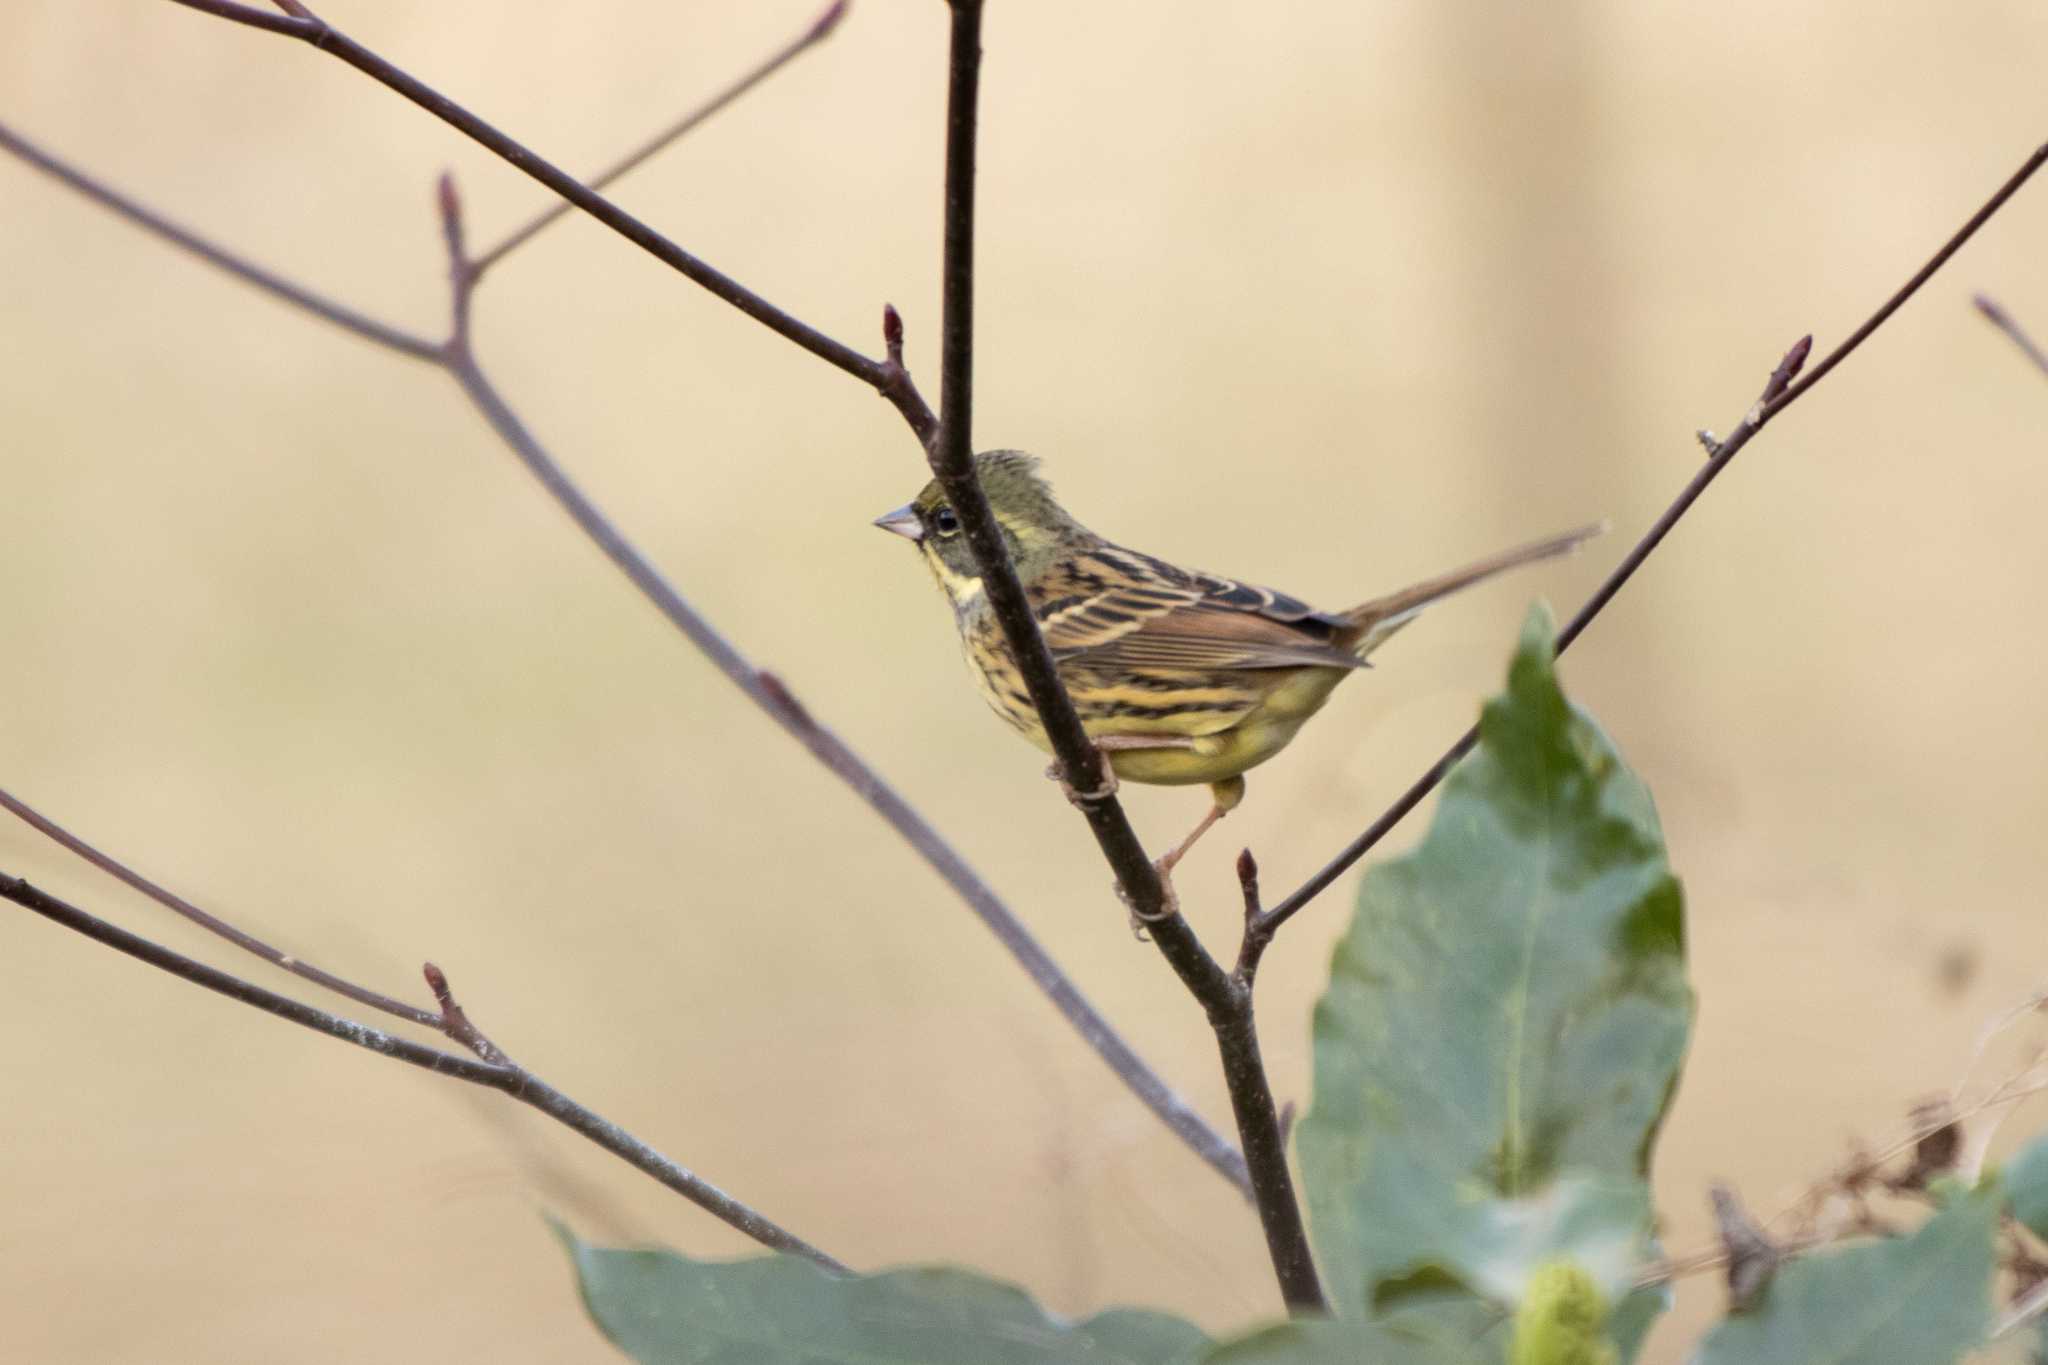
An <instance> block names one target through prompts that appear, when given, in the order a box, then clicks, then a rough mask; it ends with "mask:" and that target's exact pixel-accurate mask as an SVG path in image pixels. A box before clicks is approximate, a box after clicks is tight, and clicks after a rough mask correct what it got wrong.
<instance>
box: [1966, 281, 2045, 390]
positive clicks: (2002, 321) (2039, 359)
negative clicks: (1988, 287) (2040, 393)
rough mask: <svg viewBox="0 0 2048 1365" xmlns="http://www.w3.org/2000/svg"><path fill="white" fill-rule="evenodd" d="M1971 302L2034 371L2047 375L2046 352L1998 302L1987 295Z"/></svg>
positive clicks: (1980, 295) (1979, 296)
mask: <svg viewBox="0 0 2048 1365" xmlns="http://www.w3.org/2000/svg"><path fill="white" fill-rule="evenodd" d="M1971 302H1972V303H1974V304H1976V305H1977V311H1978V312H1980V313H1982V314H1983V315H1984V317H1985V319H1986V320H1987V321H1988V322H1990V324H1991V325H1992V326H1993V327H1996V328H1997V329H1998V330H1999V331H2001V332H2003V333H2005V335H2006V338H2007V339H2008V340H2009V341H2011V342H2012V344H2013V345H2015V346H2017V347H2019V348H2020V354H2021V355H2023V356H2025V357H2026V358H2027V359H2029V360H2031V361H2033V362H2034V368H2035V369H2037V370H2039V371H2040V372H2041V373H2042V374H2048V351H2044V350H2042V349H2041V347H2040V344H2039V343H2038V342H2036V341H2035V340H2034V339H2033V338H2032V337H2030V336H2028V335H2027V333H2026V329H2025V328H2023V327H2021V326H2020V325H2019V322H2018V321H2017V320H2016V319H2014V317H2013V315H2012V314H2011V313H2008V312H2006V311H2005V309H2004V308H2003V307H2001V306H2000V305H1999V302H1998V300H1996V299H1994V298H1991V297H1990V296H1989V295H1985V294H1979V295H1977V296H1976V298H1974V299H1972V300H1971Z"/></svg>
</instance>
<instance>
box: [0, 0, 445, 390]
mask: <svg viewBox="0 0 2048 1365" xmlns="http://www.w3.org/2000/svg"><path fill="white" fill-rule="evenodd" d="M266 17H267V16H266ZM0 149H5V150H6V151H8V152H11V153H13V154H14V155H15V156H17V157H19V158H20V159H21V160H23V161H26V162H27V163H28V164H29V165H31V166H33V167H35V168H36V169H37V170H39V171H41V172H43V173H44V174H45V175H48V176H50V177H51V178H52V179H54V180H57V181H59V182H61V183H63V184H65V185H68V186H70V187H71V188H72V189H74V190H76V191H78V192H79V193H80V194H82V195H84V196H85V197H86V198H88V199H90V200H92V201H93V202H94V203H96V204H98V205H100V207H102V208H106V209H111V210H112V211H113V212H114V213H116V214H118V215H120V216H121V217H123V218H125V219H127V220H128V221H129V222H131V223H133V224H135V225H136V226H137V227H139V228H142V229H143V230H144V231H146V232H153V233H155V234H156V235H157V236H159V237H161V238H163V239H164V240H165V241H167V242H169V243H170V244H171V245H172V246H175V247H180V248H182V249H184V250H185V251H187V252H189V253H191V254H192V255H194V256H196V257H198V258H199V259H200V260H202V261H205V262H206V263H207V264H208V265H210V266H212V267H214V268H215V269H216V270H223V271H226V272H227V273H228V274H230V275H233V276H234V277H235V278H236V279H238V280H240V281H242V282H243V283H244V284H253V285H255V286H256V287H257V288H258V289H261V290H262V291H263V292H264V293H266V294H269V295H270V296H271V297H273V298H278V299H282V300H284V301H285V302H286V303H289V304H292V305H293V306H295V307H298V308H302V309H304V310H305V311H306V312H308V313H311V314H312V315H313V316H314V317H316V318H319V319H321V320H322V321H325V322H331V323H333V324H334V325H335V326H336V327H339V328H341V329H342V330H344V331H348V332H353V333H355V334H356V335H357V336H359V337H361V338H362V339H363V340H365V341H368V342H371V343H373V344H375V345H378V346H383V347H387V348H389V349H390V350H393V351H396V352H398V353H399V354H400V355H407V356H411V357H412V358H413V359H414V360H437V359H439V352H440V347H439V346H437V345H436V344H435V343H434V342H432V341H429V340H427V339H426V338H425V337H418V336H414V335H412V334H411V333H410V332H405V331H401V330H400V329H398V328H396V327H391V326H388V325H386V324H384V323H381V322H378V321H377V320H376V319H375V318H371V317H366V316H364V315H363V314H361V313H358V312H357V311H356V310H355V309H353V308H349V307H346V306H344V305H342V304H339V303H336V302H334V300H332V299H329V298H326V297H323V296H322V295H319V294H316V293H314V292H313V291H312V290H310V289H305V288H302V287H300V286H299V285H296V284H293V283H292V282H291V281H290V280H287V279H284V278H283V277H282V276H279V275H274V274H272V273H271V272H270V271H268V270H265V269H264V268H263V267H262V266H259V265H256V264H254V263H253V262H251V261H248V260H246V259H244V258H243V257H241V256H238V255H236V254H234V253H233V252H231V251H229V250H227V249H226V248H225V247H220V246H216V245H215V244H214V243H212V242H209V241H207V240H205V239H204V238H202V237H199V236H196V235H195V234H193V233H192V232H190V231H188V230H186V229H185V228H182V227H179V226H178V225H177V224H176V223H173V222H172V221H171V220H170V219H168V218H165V217H164V216H162V215H161V214H158V213H155V212H153V211H152V210H150V209H147V208H144V207H143V206H142V205H141V204H138V203H136V202H135V201H134V200H133V199H130V198H129V197H128V196H127V195H125V194H122V193H120V192H118V191H116V190H114V189H111V188H109V187H108V186H107V185H105V184H103V183H101V182H100V181H98V180H95V179H93V178H92V177H91V176H88V175H86V174H85V173H84V172H83V171H80V170H77V169H75V168H74V167H72V166H70V165H68V164H66V163H65V162H62V161H59V160H58V159H57V158H56V157H54V156H51V155H50V154H49V153H48V152H46V151H44V150H43V149H42V148H40V147H38V146H36V145H35V144H34V143H32V142H29V141H28V140H27V139H26V138H23V137H22V136H21V135H20V134H19V133H16V132H15V131H14V130H13V129H11V128H9V127H7V126H6V125H5V124H0Z"/></svg>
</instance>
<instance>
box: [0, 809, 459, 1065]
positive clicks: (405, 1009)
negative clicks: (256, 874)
mask: <svg viewBox="0 0 2048 1365" xmlns="http://www.w3.org/2000/svg"><path fill="white" fill-rule="evenodd" d="M0 808H4V809H6V810H7V811H9V812H11V813H12V814H13V815H15V816H16V817H17V818H19V819H20V820H21V821H22V822H23V823H25V824H27V825H28V826H29V827H30V828H32V829H34V830H36V831H37V832H38V833H40V834H42V835H44V836H45V837H46V838H49V839H51V840H53V841H55V842H56V843H58V844H61V845H62V846H63V847H65V848H66V849H69V850H70V851H71V852H72V853H75V854H77V855H78V856H79V857H81V858H83V859H85V861H87V862H89V863H91V864H92V865H93V866H94V867H96V868H98V869H99V870H100V871H102V872H104V873H106V874H107V875H108V876H110V877H112V878H114V879H115V880H116V881H119V882H123V883H125V884H126V885H128V886H130V887H132V888H133V889H135V890H137V891H140V892H141V893H142V894H143V895H145V896H147V897H149V898H150V899H151V900H153V901H155V902H156V903H157V904H158V905H161V906H163V907H164V908H165V909H166V910H169V911H171V912H173V913H174V914H178V915H182V916H184V917H185V918H186V919H188V920H190V921H192V923H194V924H196V925H198V926H199V927H200V928H202V929H204V930H206V931H207V932H208V933H211V934H218V935H219V936H220V937H222V938H224V939H226V940H227V941H228V942H230V943H232V944H234V945H235V946H236V947H237V948H240V949H242V950H243V951H245V952H250V953H254V954H255V955H256V956H257V957H260V958H262V959H263V960H264V961H265V962H268V963H270V964H271V965H272V966H274V967H282V968H284V970H286V971H288V972H290V973H292V974H293V975H294V976H298V977H302V978H304V979H305V980H307V981H310V982H312V983H313V984H314V985H316V986H324V987H326V988H327V989H328V990H330V991H333V992H334V993H335V994H336V995H340V996H344V997H346V998H348V999H350V1000H353V1001H355V1002H356V1003H357V1004H358V1005H367V1006H369V1007H370V1008H371V1009H374V1010H382V1011H383V1012H384V1013H386V1014H389V1015H392V1016H393V1017H395V1018H399V1019H404V1020H406V1021H407V1022H409V1023H414V1024H425V1025H426V1026H428V1027H429V1028H437V1027H439V1026H440V1016H439V1015H437V1014H435V1013H434V1012H433V1011H432V1010H423V1009H420V1008H419V1007H418V1006H416V1005H408V1004H406V1003H405V1002H404V1001H403V1000H394V999H392V998H391V997H390V996H388V995H382V994H380V993H378V992H376V991H373V990H370V989H368V988H367V987H363V986H358V985H357V984H356V983H355V982H353V981H349V980H346V979H344V978H342V977H339V976H336V975H334V974H333V973H332V972H326V971H322V970H321V969H320V968H318V967H315V966H314V965H313V964H312V963H310V962H302V961H300V960H299V959H298V958H296V957H294V956H292V955H291V954H290V953H287V952H285V951H284V950H283V949H281V948H274V947H272V946H271V945H270V944H268V943H265V942H264V941H263V940H262V939H260V938H257V937H256V936H255V935H254V934H249V933H244V932H243V931H242V930H240V929H237V928H236V927H235V926H234V925H232V924H229V923H228V922H227V921H226V920H224V919H221V918H220V917H219V916H217V915H212V914H209V913H207V912H206V911H204V910H202V909H200V908H199V907H198V906H196V905H194V904H193V903H192V902H191V901H188V900H186V899H185V898H184V897H183V896H180V895H178V894H177V893H176V892H175V891H171V890H168V889H167V888H165V887H163V886H160V885H158V884H157V883H156V882H153V881H151V880H150V879H149V878H147V877H145V876H143V875H142V874H141V873H140V872H137V871H136V870H135V869H134V868H132V867H130V866H128V864H126V863H124V862H122V861H121V860H120V859H118V858H114V857H110V856H109V855H107V854H105V853H102V852H101V851H100V850H99V849H97V848H95V847H93V846H92V845H91V844H88V843H87V842H85V840H83V839H81V838H79V837H78V836H77V835H75V834H73V833H72V832H71V831H70V830H68V829H65V828H64V827H63V826H62V825H60V824H58V823H57V822H56V821H54V820H52V819H50V818H49V817H48V816H46V815H44V814H43V813H42V812H41V811H38V810H36V809H35V808H34V807H33V806H31V805H29V804H28V803H27V802H26V801H23V800H21V799H20V798H19V797H16V796H14V795H12V794H11V793H9V792H6V791H0Z"/></svg>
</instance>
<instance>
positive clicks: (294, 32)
mask: <svg viewBox="0 0 2048 1365" xmlns="http://www.w3.org/2000/svg"><path fill="white" fill-rule="evenodd" d="M173 3H175V4H179V5H183V6H185V8H187V9H193V10H198V11H199V12H200V13H202V14H211V15H213V16H215V17H216V18H220V19H227V20H230V21H232V22H234V23H237V24H246V25H248V26H249V27H251V28H259V29H262V30H263V31H265V32H266V33H276V34H280V35H282V36H284V37H287V38H297V39H299V40H300V41H301V42H305V43H309V44H311V45H312V46H313V47H315V48H317V49H318V50H320V51H321V52H324V53H326V54H327V55H328V56H330V57H334V58H336V59H338V60H340V61H342V62H345V63H347V64H348V65H350V66H352V67H354V68H355V69H356V70H358V71H360V72H362V73H363V74H364V75H366V76H368V77H369V78H370V79H372V80H374V81H376V82H377V83H379V84H380V85H384V86H387V87H389V88H390V89H392V90H395V91H397V92H398V93H399V94H401V95H403V96H404V97H405V98H406V99H409V100H411V101H412V102H413V103H414V104H417V105H418V106H419V107H420V108H422V109H424V110H426V111H427V112H428V113H430V114H432V115H433V116H434V117H435V118H438V119H440V120H441V121H442V122H443V123H446V124H448V125H449V126H451V127H453V128H455V129H456V130H457V131H459V132H461V133H462V134H463V135H464V136H465V137H468V138H469V139H470V140H471V141H473V142H475V143H477V144H478V145H479V146H481V147H483V148H485V149H486V150H487V151H489V152H491V153H492V154H494V155H495V156H497V157H499V158H500V159H502V160H503V161H505V162H506V163H507V164H509V165H511V166H513V167H516V168H517V169H518V170H520V171H521V172H523V173H525V174H526V175H528V176H530V177H532V178H533V179H534V180H537V181H539V182H540V183H541V184H543V185H545V186H547V187H548V188H549V189H550V190H553V191H554V192H555V193H556V194H558V195H560V196H561V197H562V198H563V199H566V200H568V201H569V202H570V203H571V204H574V205H575V206H576V207H577V208H579V209H582V210H583V211H584V212H585V213H587V214H589V215H590V216H591V217H592V218H595V219H596V220H597V221H598V222H600V223H603V224H604V225H605V226H606V227H608V228H610V229H611V230H612V231H614V232H616V233H618V234H619V235H620V236H622V237H624V238H625V239H626V240H627V241H629V242H631V243H633V245H635V246H637V247H639V248H640V249H641V250H642V251H645V252H647V253H648V254H649V255H651V256H653V257H654V258H655V259H657V260H659V261H661V262H662V263H663V264H664V265H667V266H668V267H669V268H670V269H672V270H675V271H677V272H679V273H680V274H682V275H683V276H684V277H685V278H687V279H689V280H691V281H692V282H694V283H696V284H698V285H701V286H702V287H703V288H704V289H706V290H708V291H710V292H711V293H712V294H713V295H715V296H716V297H718V298H720V299H723V300H724V301H725V302H727V303H729V304H731V305H732V306H733V307H735V308H737V309H739V310H740V311H741V312H742V313H745V314H746V315H747V316H748V317H750V318H752V319H754V321H756V322H758V323H760V324H761V325H762V326H764V327H766V328H767V329H768V330H770V331H771V332H774V333H775V334H776V335H777V336H780V337H783V338H785V339H786V340H789V341H792V342H795V343H796V344H797V345H798V346H801V347H803V349H805V350H806V351H809V352H810V353H811V354H812V355H814V356H817V357H818V358H819V359H820V360H822V361H824V362H825V363H826V364H828V365H830V366H832V367H833V368H834V369H837V370H841V371H843V372H845V373H847V374H850V375H852V376H853V377H854V378H855V379H858V380H860V381H861V382H862V383H864V384H866V385H868V386H869V387H870V388H872V389H874V390H875V392H877V393H879V394H881V395H882V396H883V397H884V398H887V399H888V400H889V401H890V402H891V403H893V404H895V405H896V408H897V410H898V411H899V412H901V413H902V414H903V418H904V420H905V421H906V422H908V423H909V424H910V425H911V428H912V429H913V430H915V429H917V428H918V427H919V426H920V425H921V424H926V423H930V422H931V421H932V417H931V412H930V409H928V408H926V407H925V404H924V399H923V398H922V397H921V396H919V395H918V393H917V391H916V390H915V389H914V388H910V387H906V386H903V385H898V384H892V383H891V382H890V379H891V376H890V375H889V372H888V368H887V365H886V363H885V362H883V361H880V360H874V359H871V358H870V357H868V356H865V355H862V354H861V353H860V352H859V351H857V350H855V349H854V348H853V347H851V346H848V345H847V344H846V343H845V342H842V341H838V340H835V339H834V338H832V337H830V336H827V335H826V334H825V333H824V332H822V331H820V330H818V329H817V328H816V327H813V326H811V325H810V324H809V323H807V322H804V321H802V320H801V319H799V318H797V317H795V316H793V315H792V314H790V313H787V312H785V311H783V310H782V309H781V308H778V307H776V306H775V305H774V304H772V303H770V302H769V301H768V300H767V299H765V298H763V297H762V296H761V295H759V294H757V293H755V292H754V291H753V290H751V289H748V288H747V287H746V286H745V285H743V284H741V283H740V282H739V281H737V280H735V279H733V278H732V277H731V276H729V275H726V274H724V273H723V272H721V271H719V270H717V269H714V268H713V267H712V266H710V265H708V264H706V263H705V262H704V261H702V260H700V259H698V258H697V257H696V256H693V255H691V254H690V253H689V252H687V251H685V250H683V248H682V247H680V246H678V245H676V244H675V243H674V242H672V241H670V240H669V239H668V238H667V237H665V236H663V235H662V234H661V233H659V232H656V231H655V230H654V229H653V228H652V227H650V226H648V225H647V224H646V223H644V222H642V221H641V220H640V219H638V218H636V217H634V216H633V215H632V214H630V213H628V212H626V211H625V210H624V209H622V208H620V207H619V206H618V205H617V204H614V203H613V202H612V201H611V200H609V199H607V198H605V197H604V196H603V195H601V194H599V193H597V192H596V191H595V190H593V189H591V188H590V187H589V186H588V185H585V184H583V183H582V182H581V181H579V180H577V179H576V178H575V177H574V176H572V175H570V174H569V173H568V172H566V171H564V170H562V169H561V168H560V167H558V166H556V165H555V164H554V163H552V162H550V161H548V160H546V159H545V158H543V157H541V156H540V155H539V154H538V153H537V152H535V151H534V150H533V149H532V148H530V147H527V146H525V145H524V144H522V143H520V142H519V141H518V140H516V139H514V138H511V137H508V136H507V135H506V134H505V133H503V132H501V131H499V130H498V129H497V128H496V127H494V126H492V125H491V124H489V123H487V122H485V121H484V120H483V119H481V118H479V117H477V116H476V115H475V114H473V113H471V112H470V111H469V110H467V109H465V108H463V107H462V106H461V105H459V104H457V103H456V102H455V101H454V100H452V99H450V98H448V97H447V96H446V95H444V94H442V93H441V92H440V91H438V90H436V89H434V88H433V87H432V86H429V85H427V84H426V83H425V82H424V81H421V80H419V79H418V78H416V77H414V76H412V75H410V74H409V73H407V72H406V71H404V70H402V69H401V68H400V67H398V66H397V65H395V64H394V63H392V62H390V61H388V60H387V59H385V58H384V57H382V56H380V55H379V54H377V53H375V52H372V51H371V50H370V49H369V48H367V47H364V46H363V45H362V44H361V43H359V42H357V41H356V40H355V39H353V38H351V37H349V36H348V35H347V34H345V33H343V32H341V31H340V30H339V29H337V28H335V27H334V26H333V25H332V24H329V23H328V22H327V21H326V20H324V19H321V18H320V17H319V16H318V15H316V14H314V13H313V12H312V11H311V10H309V9H307V8H306V7H305V6H303V5H298V4H295V5H294V6H293V12H292V13H290V14H272V13H270V12H269V11H268V10H261V9H257V8H255V7H254V6H251V5H244V4H237V3H234V0H173Z"/></svg>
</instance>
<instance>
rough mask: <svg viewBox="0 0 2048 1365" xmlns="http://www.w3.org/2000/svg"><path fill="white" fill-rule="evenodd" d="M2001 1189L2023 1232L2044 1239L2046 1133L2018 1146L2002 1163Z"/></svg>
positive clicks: (2047, 1231)
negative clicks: (2003, 1181)
mask: <svg viewBox="0 0 2048 1365" xmlns="http://www.w3.org/2000/svg"><path fill="white" fill-rule="evenodd" d="M2005 1192H2006V1196H2007V1197H2008V1198H2009V1199H2011V1200H2012V1216H2013V1217H2015V1218H2017V1219H2019V1220H2020V1222H2022V1223H2024V1224H2026V1227H2027V1231H2029V1232H2031V1233H2033V1234H2034V1235H2035V1236H2036V1237H2040V1238H2043V1239H2044V1240H2048V1133H2044V1134H2042V1135H2041V1136H2040V1137H2037V1138H2035V1139H2034V1140H2033V1141H2032V1142H2030V1143H2028V1144H2027V1145H2026V1146H2024V1147H2022V1148H2020V1152H2019V1155H2018V1156H2016V1157H2014V1158H2013V1159H2012V1160H2011V1161H2009V1162H2007V1163H2006V1165H2005Z"/></svg>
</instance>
